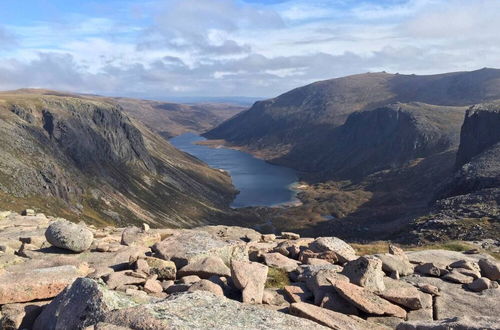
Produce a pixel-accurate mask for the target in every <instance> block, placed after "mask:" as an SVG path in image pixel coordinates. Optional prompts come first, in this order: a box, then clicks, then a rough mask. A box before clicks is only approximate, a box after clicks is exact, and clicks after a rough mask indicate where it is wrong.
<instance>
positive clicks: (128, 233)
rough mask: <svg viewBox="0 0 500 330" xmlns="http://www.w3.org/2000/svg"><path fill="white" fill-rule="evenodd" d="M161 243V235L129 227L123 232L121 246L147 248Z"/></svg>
mask: <svg viewBox="0 0 500 330" xmlns="http://www.w3.org/2000/svg"><path fill="white" fill-rule="evenodd" d="M160 241H161V235H160V234H159V233H150V232H149V231H145V230H143V229H140V228H137V227H127V228H125V229H124V230H123V232H122V238H121V244H122V245H127V246H147V247H150V246H151V245H153V244H155V243H158V242H160Z"/></svg>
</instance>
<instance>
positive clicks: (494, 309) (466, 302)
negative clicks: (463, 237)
mask: <svg viewBox="0 0 500 330" xmlns="http://www.w3.org/2000/svg"><path fill="white" fill-rule="evenodd" d="M404 280H405V281H408V282H410V283H414V284H416V285H417V286H418V287H421V286H422V285H423V284H429V285H433V286H435V287H438V288H439V296H436V297H435V298H434V317H435V318H436V319H445V318H450V317H455V316H457V315H460V316H471V317H475V316H492V317H493V316H494V317H498V315H500V305H499V304H498V301H500V290H485V291H483V292H481V294H478V293H475V292H471V291H467V290H464V289H463V288H462V285H461V284H456V283H452V282H447V281H443V280H442V279H441V278H435V277H420V276H416V275H410V276H408V277H406V278H404Z"/></svg>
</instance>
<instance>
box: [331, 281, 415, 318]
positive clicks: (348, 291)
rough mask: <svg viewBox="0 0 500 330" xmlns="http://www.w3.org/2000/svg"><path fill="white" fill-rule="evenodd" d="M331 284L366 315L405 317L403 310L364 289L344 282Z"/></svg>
mask: <svg viewBox="0 0 500 330" xmlns="http://www.w3.org/2000/svg"><path fill="white" fill-rule="evenodd" d="M332 284H333V286H334V287H335V290H337V292H338V293H339V294H340V295H341V296H342V297H343V298H345V299H346V300H347V301H349V302H350V303H351V304H353V305H354V306H356V307H357V308H359V309H360V310H362V311H364V312H366V313H369V314H376V315H390V316H397V317H400V318H405V317H406V311H405V310H404V309H402V308H401V307H399V306H397V305H394V304H392V303H390V302H388V301H387V300H385V299H382V298H380V297H379V296H377V295H375V294H374V293H373V292H371V291H369V290H367V289H365V288H362V287H360V286H357V285H354V284H351V283H348V282H344V281H336V282H335V283H332Z"/></svg>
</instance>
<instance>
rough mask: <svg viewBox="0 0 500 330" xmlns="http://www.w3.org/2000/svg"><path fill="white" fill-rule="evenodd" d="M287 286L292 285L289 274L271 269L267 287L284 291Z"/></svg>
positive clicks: (281, 270) (268, 274)
mask: <svg viewBox="0 0 500 330" xmlns="http://www.w3.org/2000/svg"><path fill="white" fill-rule="evenodd" d="M287 285H290V279H289V278H288V273H287V272H286V271H284V270H283V269H279V268H272V267H269V272H268V273H267V280H266V286H265V287H266V288H275V289H283V288H284V287H285V286H287Z"/></svg>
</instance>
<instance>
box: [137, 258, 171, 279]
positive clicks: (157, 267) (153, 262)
mask: <svg viewBox="0 0 500 330" xmlns="http://www.w3.org/2000/svg"><path fill="white" fill-rule="evenodd" d="M139 260H140V259H139ZM144 261H146V263H147V264H148V266H149V274H151V275H157V276H158V279H159V280H167V281H168V280H175V278H176V274H177V267H176V266H175V263H174V262H173V261H169V260H163V259H158V258H155V257H145V258H144Z"/></svg>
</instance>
